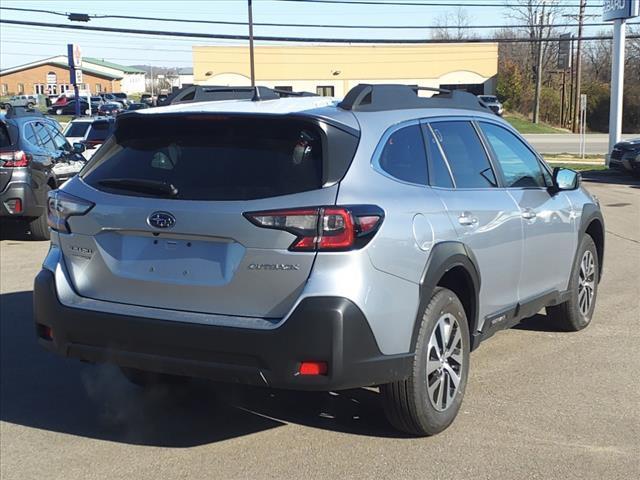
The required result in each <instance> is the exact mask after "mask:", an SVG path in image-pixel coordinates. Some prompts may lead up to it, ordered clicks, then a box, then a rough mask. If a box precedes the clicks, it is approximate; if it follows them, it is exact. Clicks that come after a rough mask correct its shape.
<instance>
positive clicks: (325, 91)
mask: <svg viewBox="0 0 640 480" xmlns="http://www.w3.org/2000/svg"><path fill="white" fill-rule="evenodd" d="M316 93H317V94H318V95H320V96H322V97H333V95H334V93H335V92H334V88H333V87H332V86H319V87H316Z"/></svg>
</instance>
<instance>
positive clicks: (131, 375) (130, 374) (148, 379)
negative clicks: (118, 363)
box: [120, 367, 189, 389]
mask: <svg viewBox="0 0 640 480" xmlns="http://www.w3.org/2000/svg"><path fill="white" fill-rule="evenodd" d="M120 371H121V372H122V374H123V375H124V376H125V377H126V379H127V380H129V381H130V382H131V383H133V384H134V385H136V386H138V387H141V388H145V389H146V388H153V387H157V386H162V385H166V386H178V385H184V384H185V383H187V382H188V381H189V378H188V377H179V376H177V375H168V374H166V373H156V372H147V371H144V370H138V369H137V368H130V367H120Z"/></svg>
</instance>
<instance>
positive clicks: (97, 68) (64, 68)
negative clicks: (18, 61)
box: [0, 55, 146, 95]
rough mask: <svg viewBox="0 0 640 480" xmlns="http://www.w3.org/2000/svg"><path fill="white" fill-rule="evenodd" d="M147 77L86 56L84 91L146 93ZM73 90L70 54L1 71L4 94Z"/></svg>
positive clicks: (58, 93)
mask: <svg viewBox="0 0 640 480" xmlns="http://www.w3.org/2000/svg"><path fill="white" fill-rule="evenodd" d="M145 76H146V74H145V72H144V70H140V69H137V68H134V67H127V66H124V65H118V64H115V63H111V62H106V61H104V60H99V59H93V58H90V57H85V58H83V61H82V84H81V85H80V89H81V90H89V91H91V93H93V94H97V93H103V92H108V93H113V92H122V91H124V92H125V93H137V92H143V91H144V83H145ZM72 89H73V86H72V85H71V84H70V83H69V67H68V65H67V57H66V55H59V56H56V57H50V58H45V59H42V60H38V61H36V62H31V63H27V64H24V65H18V66H16V67H11V68H6V69H4V70H2V71H0V95H20V94H26V95H33V94H39V95H61V94H63V93H64V92H66V91H67V90H72Z"/></svg>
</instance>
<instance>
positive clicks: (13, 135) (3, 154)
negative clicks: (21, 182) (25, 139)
mask: <svg viewBox="0 0 640 480" xmlns="http://www.w3.org/2000/svg"><path fill="white" fill-rule="evenodd" d="M17 142H18V129H17V128H16V127H15V126H13V125H11V124H8V123H6V122H4V121H0V192H2V191H4V189H5V188H6V187H7V185H8V184H9V182H10V181H11V176H12V174H13V170H14V168H13V165H15V156H16V151H17Z"/></svg>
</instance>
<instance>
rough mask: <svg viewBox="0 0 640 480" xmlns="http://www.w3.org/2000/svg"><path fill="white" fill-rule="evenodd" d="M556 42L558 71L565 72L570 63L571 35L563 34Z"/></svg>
mask: <svg viewBox="0 0 640 480" xmlns="http://www.w3.org/2000/svg"><path fill="white" fill-rule="evenodd" d="M560 38H561V39H562V40H560V41H559V42H558V70H567V69H568V68H569V64H570V62H571V53H570V52H571V34H570V33H563V34H562V35H560Z"/></svg>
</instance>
